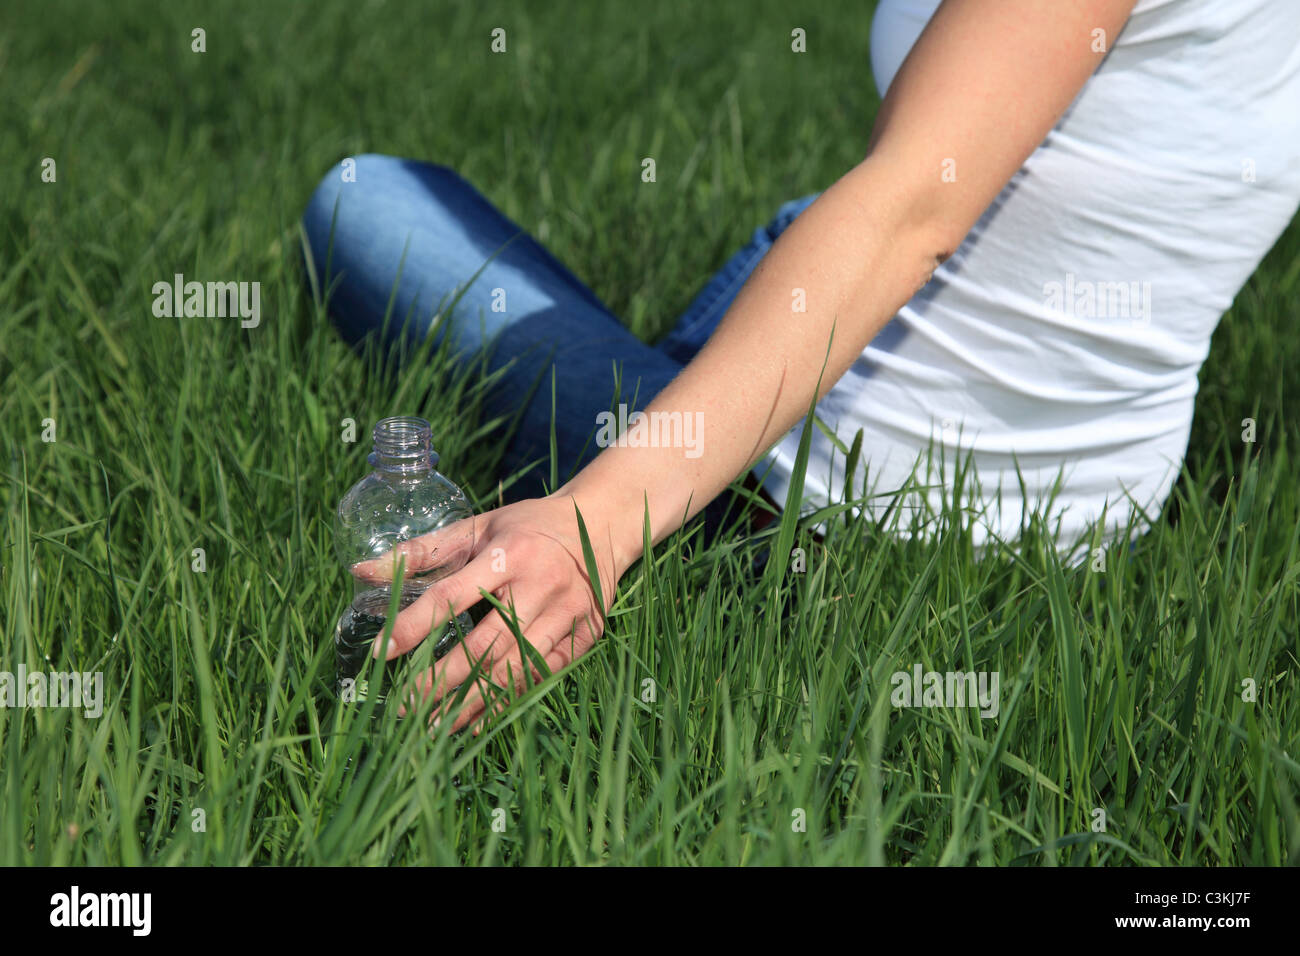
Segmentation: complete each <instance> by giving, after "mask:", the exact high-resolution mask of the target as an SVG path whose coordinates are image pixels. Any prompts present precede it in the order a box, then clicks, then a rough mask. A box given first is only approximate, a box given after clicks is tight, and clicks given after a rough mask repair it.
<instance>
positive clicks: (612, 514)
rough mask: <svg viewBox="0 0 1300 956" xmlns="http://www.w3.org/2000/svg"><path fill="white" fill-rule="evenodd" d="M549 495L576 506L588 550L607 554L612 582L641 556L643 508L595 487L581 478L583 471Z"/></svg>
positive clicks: (589, 481)
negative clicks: (611, 568) (633, 505)
mask: <svg viewBox="0 0 1300 956" xmlns="http://www.w3.org/2000/svg"><path fill="white" fill-rule="evenodd" d="M624 491H626V489H624ZM550 497H551V498H555V499H561V500H563V499H567V500H568V502H569V507H573V506H575V505H576V506H577V509H578V512H579V513H580V514H581V515H582V522H583V525H584V526H585V527H586V529H587V535H588V536H589V538H590V539H591V547H592V550H593V551H595V553H596V554H597V555H600V554H601V553H602V552H604V554H605V555H606V556H608V558H609V560H610V563H611V564H612V566H613V572H614V580H615V581H617V580H618V579H619V578H621V577H622V576H623V575H624V573H626V571H627V569H628V568H630V567H631V566H632V565H633V564H635V563H636V562H637V560H638V559H639V558H640V557H641V554H642V551H643V550H644V548H643V545H644V536H643V534H642V517H643V515H644V507H642V508H635V509H634V508H631V507H629V505H628V503H627V501H626V500H623V498H622V496H620V495H618V494H613V493H610V492H609V491H608V490H607V489H604V488H600V487H598V486H597V483H596V482H595V481H593V480H591V479H590V478H587V479H585V480H584V477H583V473H579V474H578V475H575V476H574V477H573V479H572V480H570V481H569V482H568V483H567V484H565V485H564V486H562V487H560V488H558V489H557V490H555V491H554V492H552V493H551V495H550ZM643 500H644V499H643Z"/></svg>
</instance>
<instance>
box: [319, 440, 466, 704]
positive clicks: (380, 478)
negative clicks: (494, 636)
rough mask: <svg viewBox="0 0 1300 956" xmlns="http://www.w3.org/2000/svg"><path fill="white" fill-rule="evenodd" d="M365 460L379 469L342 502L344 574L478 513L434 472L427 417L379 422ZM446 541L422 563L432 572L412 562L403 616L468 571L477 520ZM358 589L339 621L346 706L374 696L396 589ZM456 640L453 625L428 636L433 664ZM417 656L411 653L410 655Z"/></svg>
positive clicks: (385, 684)
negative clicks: (372, 679)
mask: <svg viewBox="0 0 1300 956" xmlns="http://www.w3.org/2000/svg"><path fill="white" fill-rule="evenodd" d="M367 460H368V461H369V462H370V464H371V466H372V467H373V469H374V470H373V471H372V472H371V473H370V474H368V475H366V477H364V478H362V479H361V480H360V481H359V482H357V483H356V484H355V485H353V486H352V488H351V489H350V490H349V491H348V493H347V494H345V495H344V496H343V499H342V500H341V501H340V502H339V507H338V513H337V516H336V520H335V529H334V530H335V534H334V543H335V549H336V551H337V553H338V556H339V559H340V560H341V561H342V562H343V566H344V567H345V568H347V569H351V568H352V567H353V566H354V565H355V564H357V562H359V561H366V560H369V559H371V558H377V557H381V556H384V555H387V553H388V552H389V551H391V550H392V549H393V548H394V547H396V546H397V545H398V544H400V543H401V542H403V541H406V540H408V539H410V538H416V537H419V536H420V535H424V534H428V533H429V532H431V531H437V530H438V529H440V528H445V527H447V526H448V525H452V524H455V523H456V522H458V521H461V520H462V519H464V518H469V517H471V516H472V515H473V514H474V511H473V509H472V508H471V507H470V504H469V500H468V499H467V498H466V497H465V493H464V492H463V491H461V490H460V489H459V488H457V487H456V486H455V485H454V484H452V483H451V482H450V481H448V480H447V478H446V477H444V476H443V475H442V474H440V473H439V472H438V471H437V469H436V466H437V464H438V455H437V453H436V452H435V451H434V450H433V447H432V432H431V429H430V427H429V423H428V422H427V421H425V420H424V419H423V418H413V417H405V416H403V417H397V418H385V419H383V420H382V421H380V422H379V423H378V424H377V425H375V429H374V451H373V452H371V454H370V456H369V458H368V459H367ZM449 535H450V537H449V536H447V535H444V536H442V537H440V538H439V540H438V542H437V550H436V551H435V552H434V553H433V554H432V555H431V556H429V557H430V559H431V560H428V561H426V562H423V563H425V564H427V565H429V566H427V567H423V566H419V564H417V565H416V566H414V567H412V566H411V562H410V561H409V560H408V562H407V568H406V570H405V572H404V574H403V579H402V582H401V588H400V590H401V593H400V595H399V597H398V609H399V610H402V609H404V608H406V607H409V606H410V605H411V604H412V603H413V602H414V601H415V600H416V599H417V598H418V597H419V596H420V595H421V594H423V593H424V592H425V591H426V590H427V589H428V587H429V585H431V584H433V583H434V582H435V581H437V580H439V579H441V578H444V577H446V576H447V575H449V574H453V573H455V572H456V571H459V570H460V569H461V568H463V567H464V566H465V562H466V561H467V560H468V559H469V556H470V553H471V551H472V550H473V548H474V528H473V522H471V521H464V522H463V523H462V528H457V529H454V530H453V531H451V532H449ZM384 560H385V561H391V560H392V558H391V556H389V557H385V558H384ZM353 584H354V595H353V599H352V603H351V604H349V605H348V608H347V610H346V611H344V612H343V616H342V617H340V618H339V622H338V626H337V628H336V629H335V633H334V650H335V656H336V661H337V665H338V684H337V689H338V693H339V696H340V698H341V699H342V700H344V701H349V702H350V701H363V700H366V699H367V697H368V696H370V693H371V688H370V687H369V686H368V684H367V677H368V675H369V674H370V673H371V666H370V665H371V648H372V647H373V646H374V642H375V638H376V637H378V636H379V635H380V633H382V631H383V629H384V622H385V620H386V618H387V616H388V610H389V606H390V604H391V602H392V598H393V589H392V587H390V586H388V585H384V586H375V585H372V584H367V583H365V582H362V581H360V580H358V579H357V578H355V577H353ZM442 611H443V612H444V613H445V611H446V609H445V608H443V609H442ZM457 620H458V622H459V624H460V629H461V632H462V633H463V632H465V631H468V630H469V628H470V627H471V626H472V624H473V622H472V620H471V619H470V617H469V615H468V614H461V615H460V616H459V618H458V619H457ZM457 637H458V635H457V631H456V627H455V625H454V624H453V623H452V622H450V621H449V622H448V623H447V624H446V625H445V626H444V628H443V629H442V630H441V632H437V631H435V632H434V633H433V634H431V635H430V636H429V638H428V639H427V641H426V642H425V643H426V644H428V643H430V642H432V644H433V652H432V660H437V659H438V658H440V657H442V656H443V655H444V654H446V653H447V651H448V650H450V649H451V648H452V647H453V646H454V645H455V643H456V640H457ZM422 647H423V645H422ZM417 650H419V649H417ZM416 653H417V651H411V652H409V653H408V654H406V655H405V657H406V658H411V657H413V656H414V655H415V654H416ZM400 661H401V658H398V659H396V660H393V661H389V662H388V664H387V665H386V666H385V667H384V669H383V679H382V681H381V685H380V686H379V687H378V688H375V689H374V691H375V697H376V699H377V702H378V703H381V704H382V702H383V700H384V698H385V697H386V696H387V694H388V692H389V690H390V684H391V682H392V679H393V671H394V670H395V669H396V665H398V664H399V662H400Z"/></svg>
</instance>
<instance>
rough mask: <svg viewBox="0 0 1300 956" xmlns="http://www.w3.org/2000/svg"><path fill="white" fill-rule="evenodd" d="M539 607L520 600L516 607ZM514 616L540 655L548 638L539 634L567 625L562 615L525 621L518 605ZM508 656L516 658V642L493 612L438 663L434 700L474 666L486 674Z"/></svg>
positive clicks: (547, 648)
mask: <svg viewBox="0 0 1300 956" xmlns="http://www.w3.org/2000/svg"><path fill="white" fill-rule="evenodd" d="M539 605H540V606H543V607H545V606H546V604H545V601H537V600H528V599H527V598H524V599H522V600H521V601H520V602H519V606H522V607H537V606H539ZM516 617H517V619H518V620H517V625H516V626H517V627H518V628H519V632H520V633H521V634H523V635H524V636H525V637H526V638H527V640H528V642H529V643H530V644H532V645H533V647H535V648H536V649H537V651H538V653H540V654H542V655H545V654H547V653H549V652H550V650H551V644H552V641H551V640H550V639H548V638H545V637H543V636H542V635H545V634H548V633H551V632H555V633H559V631H560V629H561V628H567V627H568V625H569V623H570V622H568V621H563V620H562V618H563V615H562V613H554V614H550V615H548V616H547V617H548V618H550V619H552V620H546V619H540V618H529V617H528V616H527V614H526V612H520V611H519V609H518V606H517V607H516ZM550 625H554V626H550ZM511 653H513V654H514V655H515V656H516V657H518V656H519V642H518V641H517V640H516V639H515V635H514V632H513V631H511V630H510V625H509V624H507V623H506V620H505V618H503V617H502V616H501V612H500V611H496V610H494V611H492V613H490V614H489V615H487V617H485V618H483V620H482V621H480V622H479V623H478V625H477V626H476V627H475V628H474V629H473V630H472V631H470V632H469V633H468V634H466V635H465V640H464V641H463V642H461V643H458V644H457V645H456V646H455V647H453V648H452V649H451V650H450V651H448V652H447V654H446V656H445V657H443V659H442V660H441V661H439V662H438V664H437V668H436V669H437V671H438V679H439V681H440V685H441V686H440V687H435V688H433V690H434V693H435V699H438V698H440V697H441V696H442V693H443V690H442V689H441V688H451V687H456V686H458V685H460V684H463V683H464V682H465V681H466V679H468V678H469V676H470V673H471V671H473V670H474V669H475V667H476V666H477V670H478V673H479V674H487V673H490V672H491V669H492V667H493V665H494V663H495V662H496V661H497V660H498V659H502V658H504V657H506V656H508V655H510V654H511Z"/></svg>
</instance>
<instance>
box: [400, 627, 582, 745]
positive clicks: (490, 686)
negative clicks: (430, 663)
mask: <svg viewBox="0 0 1300 956" xmlns="http://www.w3.org/2000/svg"><path fill="white" fill-rule="evenodd" d="M487 623H488V621H487V619H484V621H483V622H482V624H480V625H479V627H477V628H475V630H474V631H472V632H471V633H470V634H469V635H467V636H466V638H465V642H464V644H462V645H459V646H457V647H456V648H455V649H454V650H453V651H452V653H450V654H448V655H447V657H445V658H443V660H442V661H440V662H439V663H438V664H437V666H436V667H435V668H434V669H431V670H427V671H425V672H424V673H423V674H421V675H420V676H419V677H418V678H417V679H416V681H415V685H416V690H415V692H414V693H413V694H411V695H409V700H410V702H411V703H413V702H414V700H415V699H416V697H415V694H418V695H419V696H421V697H423V696H432V697H433V699H434V700H435V701H440V700H441V701H445V704H444V707H443V712H442V713H441V714H439V715H438V720H435V721H434V725H435V726H436V725H437V724H438V722H439V720H440V719H441V718H442V717H445V716H446V710H447V708H449V707H450V706H451V702H452V700H453V699H454V697H455V693H456V690H457V689H458V688H459V686H460V685H461V684H463V683H465V682H466V681H467V680H472V681H473V684H474V686H472V687H470V688H469V689H468V690H467V692H466V696H465V700H464V701H463V702H462V704H461V707H460V709H459V710H458V711H457V718H456V720H455V721H454V722H453V724H452V726H451V729H452V730H459V729H460V728H462V727H464V726H466V724H468V723H469V722H470V721H471V720H473V719H474V718H475V717H476V716H477V715H479V714H481V713H482V712H483V711H484V710H485V709H486V707H487V705H488V702H492V703H493V704H494V706H496V709H500V707H502V706H504V705H505V703H506V702H507V701H508V700H509V699H510V696H511V695H510V693H509V692H508V690H507V689H513V691H514V692H515V693H518V692H521V691H522V690H523V689H524V688H525V685H526V680H525V677H524V675H525V671H524V664H523V662H522V659H521V656H520V649H519V644H518V642H517V641H516V640H515V637H514V635H513V634H512V633H511V632H510V631H509V629H508V628H506V627H505V625H504V622H501V624H500V625H499V626H493V627H490V628H484V626H483V625H484V624H487ZM529 632H530V633H529V634H528V635H526V638H527V640H528V642H529V643H530V644H531V645H532V646H533V647H534V649H536V650H537V651H538V653H539V654H541V655H542V659H543V662H544V663H545V665H546V668H547V670H548V671H550V672H551V673H555V672H556V671H557V670H563V669H564V668H565V667H567V666H568V665H569V664H570V663H572V662H573V660H575V659H576V658H577V657H579V656H581V655H582V654H583V653H585V652H586V651H587V649H588V648H590V647H591V645H592V644H593V643H594V640H595V639H594V637H592V632H591V631H590V629H589V628H586V627H578V628H575V627H574V617H573V615H572V614H564V613H563V612H556V613H553V614H550V615H547V616H546V617H545V618H543V619H540V620H539V621H538V622H536V623H535V624H534V625H533V626H532V627H530V628H529ZM467 651H468V657H467V654H466V652H467ZM528 672H529V673H530V674H531V676H532V678H533V680H534V681H537V680H541V679H542V678H543V676H544V674H543V673H542V671H541V670H540V669H539V668H538V667H537V666H536V664H535V663H533V661H532V658H531V657H530V659H529V663H528ZM405 711H406V708H405V707H403V708H402V709H401V711H399V714H400V715H402V716H404V715H405Z"/></svg>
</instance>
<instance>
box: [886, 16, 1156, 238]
mask: <svg viewBox="0 0 1300 956" xmlns="http://www.w3.org/2000/svg"><path fill="white" fill-rule="evenodd" d="M1135 3H1136V0H1069V2H1064V0H944V2H943V3H942V4H941V5H940V6H939V9H938V10H937V11H936V12H935V14H934V16H933V17H932V18H931V20H930V22H929V24H928V25H927V26H926V28H925V30H924V31H923V32H922V34H921V36H920V38H919V39H918V40H917V41H916V44H915V46H913V48H912V50H911V52H910V53H909V54H908V56H907V58H906V59H905V60H904V61H903V65H902V66H901V67H900V68H899V71H898V74H897V75H896V76H895V77H894V80H893V82H892V83H891V84H890V87H889V92H888V94H887V95H886V97H885V99H884V102H883V103H882V104H881V107H880V112H879V114H878V115H877V117H876V125H875V128H874V130H873V131H872V136H871V145H870V146H869V148H868V154H867V158H866V160H864V162H863V165H864V166H872V167H874V168H875V169H876V171H877V172H881V171H885V172H886V173H887V177H888V180H889V182H890V183H891V184H893V186H894V187H895V188H898V189H900V190H901V191H902V193H903V196H902V197H901V198H902V199H903V201H904V202H905V203H906V206H907V209H908V214H909V215H910V216H912V217H914V219H920V220H922V221H925V222H927V223H928V224H929V225H930V227H931V228H932V230H933V231H934V235H935V240H934V241H935V243H936V245H938V246H941V247H942V248H941V249H938V250H936V255H938V256H940V257H942V256H944V255H947V254H948V253H950V252H951V251H952V249H954V248H955V247H956V245H957V244H959V243H960V242H961V240H962V238H963V237H964V236H965V235H966V233H967V232H969V231H970V228H971V226H973V225H974V224H975V222H976V220H977V219H978V218H979V217H980V215H981V214H982V213H983V211H984V210H985V209H986V208H987V207H988V205H989V203H991V202H992V201H993V200H994V199H995V198H996V197H997V195H998V193H999V192H1000V191H1001V190H1002V187H1003V186H1005V185H1006V183H1007V181H1008V180H1009V179H1010V178H1011V177H1012V176H1013V175H1014V174H1015V173H1016V171H1017V170H1018V169H1019V168H1020V166H1021V165H1022V164H1023V163H1024V161H1025V159H1026V158H1028V156H1029V155H1030V153H1032V152H1033V151H1034V149H1035V148H1037V146H1038V145H1039V144H1040V143H1041V142H1042V141H1043V139H1044V138H1045V137H1046V136H1047V134H1048V133H1049V132H1050V131H1051V129H1052V127H1053V126H1055V125H1056V123H1057V121H1058V120H1059V119H1060V117H1061V115H1062V114H1063V113H1064V112H1065V110H1066V109H1067V108H1068V107H1069V105H1070V103H1071V102H1072V101H1073V100H1074V98H1075V96H1076V95H1077V94H1078V92H1079V90H1080V89H1081V88H1082V86H1083V84H1084V83H1085V82H1086V81H1087V79H1088V77H1089V76H1091V75H1092V73H1093V72H1094V71H1095V70H1096V69H1097V67H1098V65H1099V64H1100V62H1101V60H1102V58H1103V57H1104V55H1105V53H1104V50H1108V49H1109V48H1110V44H1111V43H1112V42H1113V40H1114V38H1115V37H1116V36H1117V35H1118V34H1119V32H1120V30H1121V29H1122V28H1123V26H1124V23H1125V21H1126V20H1127V19H1128V15H1129V13H1130V12H1131V11H1132V9H1133V7H1134V5H1135ZM1099 30H1100V31H1103V32H1102V33H1100V34H1098V33H1097V32H1096V31H1099ZM1099 48H1100V49H1099ZM945 172H946V173H947V175H945Z"/></svg>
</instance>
